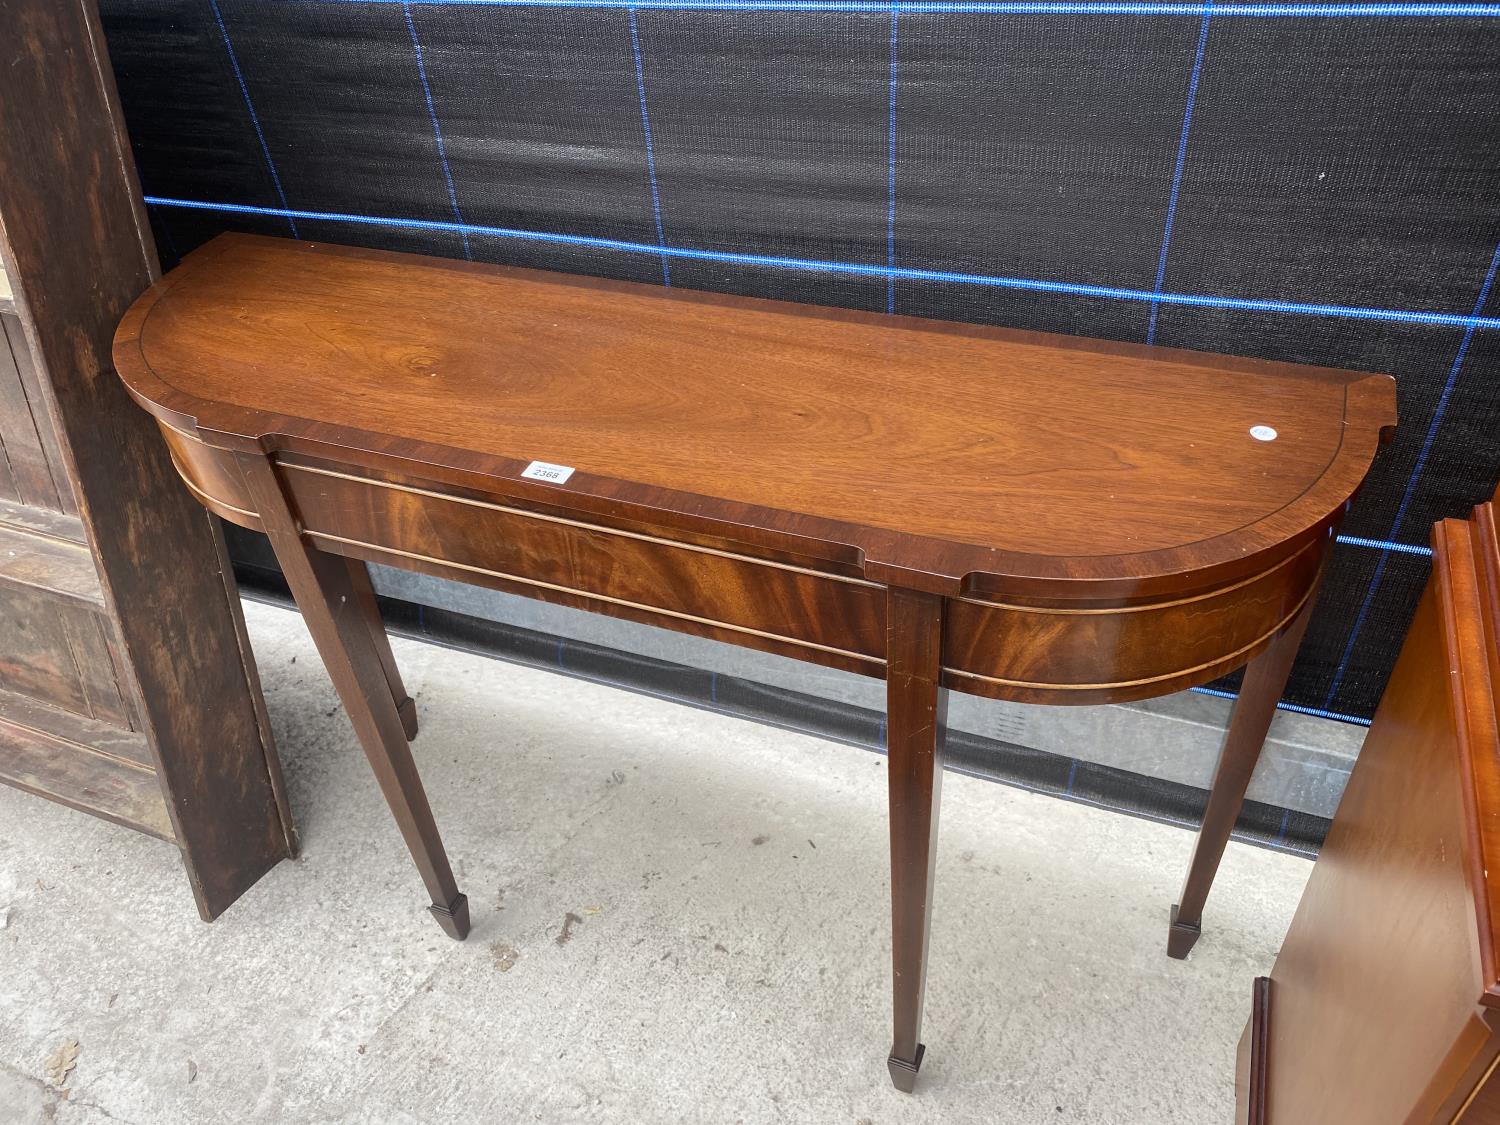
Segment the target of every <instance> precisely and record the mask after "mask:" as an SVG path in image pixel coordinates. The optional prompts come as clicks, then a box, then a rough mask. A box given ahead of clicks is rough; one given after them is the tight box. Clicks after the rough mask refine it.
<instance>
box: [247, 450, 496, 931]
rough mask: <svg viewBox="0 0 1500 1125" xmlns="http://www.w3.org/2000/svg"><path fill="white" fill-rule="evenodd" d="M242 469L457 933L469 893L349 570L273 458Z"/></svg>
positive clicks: (250, 461)
mask: <svg viewBox="0 0 1500 1125" xmlns="http://www.w3.org/2000/svg"><path fill="white" fill-rule="evenodd" d="M240 471H241V473H242V474H243V475H244V478H245V484H246V487H247V489H248V490H249V494H250V495H251V496H252V497H253V499H254V501H255V504H256V508H257V511H259V513H260V517H261V523H262V525H263V526H264V527H265V530H266V534H267V535H268V536H269V537H270V540H271V546H272V548H273V549H274V550H275V552H276V560H277V562H279V563H280V564H281V569H282V573H283V574H285V576H286V580H287V584H288V585H289V586H290V587H291V589H292V597H293V598H295V599H296V602H297V608H298V609H300V610H301V611H302V617H303V619H304V620H305V621H306V622H307V627H308V631H309V632H310V633H311V634H312V638H313V643H314V644H316V645H317V647H318V653H319V655H320V656H322V658H323V663H324V665H325V666H326V667H327V669H328V675H329V678H330V679H332V680H333V686H334V688H335V689H336V690H337V691H338V694H339V699H340V700H342V701H343V704H344V710H346V711H347V712H348V713H349V719H350V721H351V722H353V724H354V730H355V733H356V734H357V735H358V736H359V742H360V745H361V746H362V747H363V748H364V751H365V756H366V757H367V758H368V759H369V760H370V766H371V768H373V769H374V771H375V778H376V780H377V781H378V782H379V784H380V789H381V792H382V793H384V794H385V799H386V803H387V804H389V805H390V808H391V812H392V814H393V815H394V816H395V818H396V825H397V827H398V828H400V830H401V835H402V837H403V838H404V839H405V840H406V846H407V849H408V850H409V851H410V852H411V856H412V859H413V860H414V861H415V862H416V865H417V870H418V871H419V872H421V875H422V881H423V882H424V883H425V884H426V886H427V893H428V894H429V895H430V896H431V898H432V906H431V907H430V908H429V909H430V910H431V912H432V915H433V917H434V918H436V919H437V921H438V924H439V925H441V926H442V927H443V930H444V932H445V933H447V934H448V936H449V937H453V938H458V939H460V940H462V939H463V938H464V937H466V936H467V935H468V932H469V900H468V899H467V898H466V897H465V896H464V895H462V894H461V893H459V890H458V885H457V883H456V882H455V880H454V878H453V871H452V869H451V868H450V866H449V864H448V856H447V854H446V853H445V852H444V851H443V842H442V839H441V837H440V836H439V835H438V830H437V823H436V822H435V821H434V820H433V817H432V809H431V808H430V807H429V806H428V804H427V794H426V793H425V792H423V790H422V782H421V779H420V778H419V777H418V776H417V766H416V763H415V762H414V761H413V760H412V756H411V747H410V746H408V745H407V736H406V730H405V728H404V727H403V725H402V722H401V717H400V715H398V714H397V711H396V700H395V698H394V697H393V694H392V685H391V681H390V679H389V674H388V672H387V665H386V663H385V661H384V660H382V657H381V653H380V646H379V645H378V644H377V643H376V640H375V633H374V630H373V629H372V628H371V621H370V616H369V608H368V607H367V606H365V605H363V604H361V601H360V591H359V588H358V582H357V581H356V579H355V577H354V571H353V569H352V568H351V567H350V566H349V565H348V564H347V562H346V560H344V559H343V558H341V557H339V556H337V555H331V554H328V553H327V552H324V551H319V550H317V549H316V548H313V547H310V546H308V544H307V543H306V541H305V540H304V539H303V538H302V535H301V533H300V528H299V526H298V524H297V520H296V517H295V515H294V514H293V513H292V511H291V507H290V505H289V504H288V502H287V498H286V495H285V493H284V492H283V491H282V487H281V482H280V480H279V479H278V477H277V474H276V471H275V468H274V467H273V466H272V464H271V462H270V460H268V459H267V458H265V457H260V456H255V455H250V454H246V455H243V456H242V457H241V458H240ZM359 571H360V572H361V573H362V572H363V571H364V567H363V565H360V567H359ZM365 584H366V586H368V578H366V580H365ZM381 636H382V637H383V636H384V631H383V630H382V631H381ZM389 667H391V668H394V665H393V664H392V665H390V666H389ZM402 694H403V695H404V694H405V693H404V691H403V692H402Z"/></svg>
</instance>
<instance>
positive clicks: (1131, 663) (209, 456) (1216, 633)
mask: <svg viewBox="0 0 1500 1125" xmlns="http://www.w3.org/2000/svg"><path fill="white" fill-rule="evenodd" d="M162 428H163V432H164V434H165V436H166V438H167V442H168V445H169V446H170V447H171V449H172V454H173V460H174V463H175V464H176V466H177V468H178V471H179V472H180V473H181V475H182V477H183V479H184V481H185V482H186V483H187V485H188V487H189V488H190V489H191V490H192V491H193V493H194V494H195V495H196V496H197V497H198V499H199V500H200V501H201V502H202V503H204V504H205V506H207V507H208V508H209V509H210V510H212V511H214V512H216V513H217V514H218V515H220V516H222V517H223V518H225V519H228V520H231V521H233V522H235V523H239V524H241V525H243V526H246V527H250V528H253V529H256V530H260V529H261V526H260V519H259V517H258V515H256V513H255V510H254V504H253V502H252V501H251V500H250V499H249V494H248V492H247V490H246V488H245V485H244V481H243V479H242V478H241V476H240V473H239V468H238V465H237V464H236V462H235V455H234V454H233V453H231V452H230V451H228V450H221V449H217V448H215V447H213V446H209V445H207V444H205V443H204V442H202V441H200V440H199V439H197V438H195V437H193V436H192V435H189V434H187V433H185V432H183V431H181V430H178V429H175V428H173V427H171V426H169V425H166V424H165V423H163V426H162ZM277 471H278V473H279V475H280V476H281V479H282V480H283V482H284V485H285V489H286V493H287V496H288V499H289V501H290V503H291V506H292V508H293V510H294V512H295V514H296V516H297V519H298V521H299V523H300V526H301V530H302V534H303V535H304V537H305V538H306V539H307V540H308V541H309V542H310V543H311V544H312V545H313V546H316V547H318V548H320V549H322V550H325V551H329V552H332V553H335V554H343V555H349V556H351V557H355V558H361V559H364V560H365V561H368V562H379V563H384V564H387V565H391V566H395V567H400V568H402V569H407V570H415V571H419V572H421V573H426V574H431V575H435V576H438V577H444V578H450V579H456V580H458V581H463V582H469V583H473V584H476V585H480V586H486V587H489V588H492V589H497V590H502V591H506V592H509V593H514V594H519V595H522V596H527V597H533V598H537V599H540V600H542V601H547V602H552V603H555V604H561V605H566V606H571V607H573V608H578V609H583V610H588V611H592V612H599V613H604V614H608V615H610V616H614V617H621V618H625V619H629V620H634V621H639V622H642V623H645V624H650V625H656V626H659V627H662V628H666V629H670V630H672V631H675V632H682V633H689V634H694V635H698V636H704V637H709V638H712V639H715V640H720V641H725V642H728V643H730V644H736V645H741V646H744V647H749V648H753V649H759V650H761V651H766V652H772V653H776V654H778V655H782V656H789V657H792V658H795V659H800V660H806V661H809V662H811V663H814V664H819V665H823V666H826V667H834V668H840V669H843V670H846V671H850V672H856V673H859V674H863V675H869V676H875V677H884V675H885V654H886V653H885V649H886V589H885V587H884V586H883V585H881V584H880V583H876V582H871V581H869V580H866V579H861V578H857V577H851V576H849V575H847V574H840V573H833V572H829V571H827V570H823V569H820V568H819V566H818V564H817V562H816V560H808V561H807V562H806V564H805V565H804V564H803V563H801V562H793V561H787V560H786V558H785V557H778V558H767V557H758V556H757V555H755V554H753V553H742V552H744V551H745V550H746V549H743V548H739V547H737V546H736V545H735V544H730V543H724V544H718V545H709V544H706V543H705V542H703V541H702V540H701V539H699V540H694V541H687V540H683V539H681V538H676V539H674V538H673V537H672V536H671V534H670V533H663V534H653V533H651V532H650V531H634V530H626V529H622V528H616V527H609V526H604V525H601V524H596V523H593V522H591V521H589V520H584V519H576V518H571V517H566V516H561V515H556V514H551V513H546V512H539V511H534V510H530V509H527V508H523V507H518V506H514V505H512V504H510V503H507V502H506V501H504V500H503V499H500V498H496V499H492V500H486V499H477V498H474V497H471V496H464V495H456V494H454V493H452V492H451V491H445V490H444V486H442V485H432V486H423V485H421V484H414V483H404V482H396V481H390V480H384V479H379V478H375V477H370V476H366V475H363V474H361V473H359V472H357V471H346V470H345V469H343V468H341V467H340V466H337V465H328V466H317V465H311V464H307V463H302V462H300V461H299V462H281V463H278V464H277ZM1325 553H1326V552H1325V550H1324V544H1323V541H1322V540H1315V541H1314V542H1312V543H1309V544H1306V545H1304V546H1302V547H1300V548H1298V549H1295V550H1292V551H1291V552H1290V553H1288V554H1286V555H1283V556H1281V557H1279V558H1277V559H1275V560H1274V561H1272V562H1270V563H1268V564H1266V566H1265V567H1264V569H1262V570H1261V571H1260V572H1259V573H1257V574H1254V575H1251V576H1250V577H1248V578H1247V577H1241V578H1238V579H1236V580H1234V581H1232V582H1229V583H1226V584H1225V585H1224V586H1222V587H1220V588H1218V589H1212V590H1209V591H1207V592H1204V593H1199V594H1195V595H1193V596H1190V597H1168V598H1163V599H1161V600H1160V601H1155V602H1147V603H1137V604H1131V605H1127V606H1117V605H1109V604H1101V605H1089V604H1087V603H1080V604H1077V605H1048V606H1038V605H1029V604H1022V603H1019V602H1018V603H1008V602H1004V601H1001V600H998V599H991V598H978V597H959V598H950V599H948V601H947V605H946V611H945V621H944V630H943V633H944V639H943V675H944V682H945V685H946V686H948V687H950V688H952V689H954V690H957V691H961V692H965V693H968V694H973V695H981V696H987V697H990V698H995V699H1004V700H1012V701H1020V702H1029V703H1046V704H1053V705H1056V704H1097V703H1109V702H1121V701H1128V700H1133V699H1145V698H1151V697H1154V696H1159V695H1164V694H1167V693H1169V692H1172V691H1178V690H1181V689H1184V688H1187V687H1192V686H1195V685H1197V684H1202V683H1207V682H1209V681H1210V680H1213V679H1215V678H1217V677H1218V676H1221V675H1223V674H1225V673H1226V672H1229V671H1232V670H1233V669H1235V668H1237V667H1239V666H1241V665H1243V664H1245V663H1246V662H1247V661H1249V660H1250V659H1251V658H1252V657H1253V656H1255V655H1256V654H1257V653H1258V652H1260V651H1261V650H1262V649H1263V648H1265V646H1266V645H1267V644H1269V643H1270V641H1271V639H1272V638H1273V637H1274V636H1275V635H1276V633H1277V632H1278V631H1279V630H1280V629H1281V628H1282V627H1283V626H1284V625H1285V624H1286V623H1287V622H1288V621H1290V620H1291V619H1292V618H1293V617H1294V616H1295V615H1296V613H1297V612H1298V610H1299V609H1300V608H1301V607H1302V606H1303V604H1304V603H1305V602H1306V601H1307V599H1308V598H1310V597H1311V596H1312V595H1313V593H1314V592H1315V590H1316V587H1317V583H1318V578H1319V575H1320V572H1321V567H1322V562H1323V559H1324V556H1325Z"/></svg>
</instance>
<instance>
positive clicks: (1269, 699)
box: [1167, 597, 1314, 960]
mask: <svg viewBox="0 0 1500 1125" xmlns="http://www.w3.org/2000/svg"><path fill="white" fill-rule="evenodd" d="M1313 601H1314V598H1312V597H1309V598H1308V599H1307V602H1306V604H1304V605H1303V607H1302V609H1301V611H1300V612H1299V613H1298V614H1297V616H1296V617H1294V618H1293V619H1292V620H1291V621H1290V622H1289V623H1288V624H1287V626H1286V628H1284V629H1283V630H1282V631H1281V632H1280V633H1278V634H1277V635H1276V637H1275V639H1274V640H1272V641H1271V643H1270V645H1268V646H1267V647H1266V648H1265V650H1264V651H1262V652H1261V654H1260V655H1259V656H1257V657H1256V658H1255V659H1254V660H1252V661H1250V663H1249V664H1247V665H1246V666H1245V679H1244V682H1243V683H1242V684H1241V685H1240V695H1239V698H1238V699H1237V700H1235V703H1234V711H1233V712H1232V714H1231V715H1230V719H1229V730H1228V732H1226V734H1225V736H1224V748H1223V750H1222V751H1220V753H1219V765H1218V768H1217V769H1216V770H1215V771H1214V781H1213V788H1212V789H1211V790H1209V794H1208V807H1207V808H1206V809H1205V810H1204V813H1203V825H1202V827H1201V828H1199V829H1198V841H1197V843H1196V844H1195V845H1194V847H1193V859H1192V862H1191V863H1189V864H1188V873H1187V880H1186V882H1184V884H1183V887H1182V895H1181V897H1180V898H1179V899H1178V900H1177V904H1176V905H1175V906H1173V907H1172V917H1171V922H1170V927H1169V929H1168V931H1167V955H1168V956H1169V957H1175V958H1177V959H1178V960H1182V959H1183V958H1185V957H1186V956H1187V955H1188V953H1189V951H1191V950H1192V948H1193V946H1194V944H1196V942H1197V941H1198V938H1199V937H1200V936H1201V935H1202V933H1203V904H1204V902H1205V901H1207V899H1208V891H1209V888H1210V887H1212V886H1213V882H1214V875H1215V874H1216V873H1217V872H1218V870H1219V861H1220V860H1221V859H1223V858H1224V848H1225V847H1226V846H1227V845H1228V843H1229V834H1230V833H1231V832H1232V831H1234V825H1235V822H1236V821H1237V820H1239V817H1240V808H1241V807H1242V806H1243V805H1244V803H1245V791H1246V790H1247V789H1248V788H1249V786H1250V776H1251V775H1252V774H1253V773H1254V772H1255V765H1256V763H1257V762H1259V761H1260V751H1261V747H1262V746H1263V745H1264V744H1265V741H1266V734H1267V732H1268V731H1269V730H1270V729H1271V720H1272V719H1273V718H1275V717H1276V704H1277V702H1278V701H1279V700H1280V699H1281V693H1282V692H1283V691H1284V690H1285V689H1286V681H1287V676H1288V675H1290V674H1291V671H1292V661H1293V660H1294V659H1296V656H1297V649H1298V647H1299V646H1300V645H1301V644H1302V635H1303V634H1304V633H1305V632H1307V622H1308V620H1309V619H1310V618H1311V617H1312V607H1313Z"/></svg>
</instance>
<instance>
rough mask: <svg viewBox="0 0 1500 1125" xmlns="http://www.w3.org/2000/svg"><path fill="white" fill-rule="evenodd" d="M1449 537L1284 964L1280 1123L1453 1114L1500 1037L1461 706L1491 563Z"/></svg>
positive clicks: (1273, 1050) (1275, 1025)
mask: <svg viewBox="0 0 1500 1125" xmlns="http://www.w3.org/2000/svg"><path fill="white" fill-rule="evenodd" d="M1437 544H1438V548H1439V551H1438V556H1437V560H1436V561H1437V577H1435V578H1434V581H1433V582H1432V583H1431V584H1430V585H1429V588H1428V590H1427V593H1426V594H1425V595H1424V597H1423V599H1422V602H1421V604H1420V606H1419V607H1418V610H1417V615H1416V618H1415V620H1414V621H1413V623H1412V627H1411V631H1410V633H1409V634H1408V636H1407V640H1406V644H1405V646H1404V647H1403V649H1402V652H1401V657H1400V659H1399V661H1398V662H1397V665H1396V669H1395V673H1394V675H1393V676H1392V679H1391V683H1390V686H1389V688H1388V689H1387V692H1386V695H1385V699H1384V701H1383V703H1382V704H1381V707H1380V710H1379V712H1378V713H1377V715H1376V717H1375V722H1374V725H1373V726H1372V728H1371V730H1370V734H1369V736H1368V738H1367V739H1366V741H1365V745H1364V749H1363V750H1362V751H1361V754H1360V758H1359V761H1358V764H1357V766H1356V768H1355V770H1354V773H1353V776H1352V777H1351V779H1350V782H1349V786H1348V788H1347V789H1346V791H1345V793H1344V797H1343V801H1342V803H1341V804H1340V806H1339V810H1338V813H1337V815H1336V817H1335V818H1334V823H1333V827H1332V829H1331V831H1330V832H1329V835H1328V839H1327V842H1326V843H1325V844H1324V846H1323V849H1322V852H1321V854H1320V857H1319V860H1318V863H1317V865H1316V867H1315V868H1314V871H1313V875H1312V878H1311V879H1310V880H1309V882H1308V885H1307V890H1306V892H1305V894H1304V896H1303V898H1302V902H1301V904H1300V906H1299V907H1298V910H1297V914H1296V917H1295V918H1294V920H1293V922H1292V925H1291V928H1290V930H1289V932H1288V935H1287V939H1286V944H1285V945H1284V947H1283V949H1282V951H1281V954H1280V956H1279V957H1278V958H1277V961H1276V966H1275V969H1274V970H1273V973H1272V980H1273V987H1272V994H1271V995H1272V1000H1271V1009H1270V1011H1271V1015H1270V1029H1269V1052H1270V1056H1269V1064H1268V1070H1267V1101H1266V1105H1265V1113H1266V1118H1265V1119H1266V1121H1267V1122H1268V1125H1301V1123H1303V1122H1308V1121H1358V1122H1361V1123H1362V1125H1385V1123H1390V1125H1398V1123H1399V1125H1405V1123H1407V1122H1413V1123H1414V1122H1424V1123H1425V1122H1429V1121H1435V1120H1442V1121H1444V1122H1446V1121H1447V1120H1449V1117H1444V1116H1442V1112H1443V1109H1444V1107H1445V1106H1453V1104H1454V1102H1453V1099H1454V1096H1455V1090H1456V1089H1458V1087H1459V1084H1460V1083H1461V1082H1462V1080H1463V1077H1464V1075H1466V1074H1468V1075H1472V1073H1473V1070H1474V1068H1475V1066H1476V1065H1477V1064H1478V1063H1479V1062H1480V1061H1482V1060H1481V1058H1480V1056H1481V1054H1482V1052H1485V1051H1487V1050H1492V1049H1493V1048H1492V1047H1491V1046H1490V1044H1491V1036H1490V1032H1489V1029H1488V1027H1487V1026H1486V1024H1485V1023H1484V1021H1483V1019H1482V1018H1481V1015H1480V1007H1479V1005H1480V1003H1481V1000H1482V998H1483V996H1484V991H1485V987H1486V984H1485V981H1484V980H1483V979H1482V978H1481V975H1480V972H1479V967H1480V964H1481V950H1480V938H1479V933H1478V930H1477V928H1476V922H1477V917H1476V911H1475V906H1476V903H1475V895H1474V883H1473V881H1472V878H1471V865H1472V864H1475V863H1476V861H1477V858H1478V857H1477V854H1476V845H1475V841H1474V839H1473V837H1472V836H1471V835H1470V834H1469V831H1468V826H1469V825H1471V824H1472V823H1473V821H1472V818H1471V814H1470V812H1469V810H1468V808H1467V807H1466V806H1467V804H1468V802H1469V800H1470V799H1471V798H1470V795H1469V792H1468V786H1469V784H1470V779H1469V776H1468V770H1467V753H1466V751H1465V750H1464V749H1462V747H1461V739H1462V738H1465V737H1467V736H1468V734H1470V733H1472V732H1471V731H1470V730H1469V729H1468V728H1467V725H1466V724H1461V723H1460V721H1459V717H1458V716H1459V711H1458V710H1457V709H1456V707H1457V702H1456V701H1457V700H1458V699H1461V698H1462V695H1461V689H1460V687H1459V685H1460V684H1461V681H1462V680H1463V678H1464V677H1465V675H1469V676H1472V675H1473V674H1474V672H1475V670H1476V668H1482V666H1483V653H1482V650H1480V649H1477V648H1476V647H1475V646H1474V645H1473V644H1472V643H1468V644H1463V643H1460V642H1461V639H1462V638H1461V632H1462V627H1460V626H1459V625H1458V624H1457V621H1458V619H1459V618H1460V617H1462V616H1465V615H1470V616H1471V615H1472V614H1473V612H1474V605H1475V598H1474V590H1475V581H1476V575H1475V571H1474V567H1473V562H1472V559H1471V558H1470V556H1469V554H1468V551H1467V544H1468V538H1467V527H1466V525H1463V524H1456V523H1455V524H1449V525H1446V526H1445V527H1444V528H1443V529H1442V530H1441V532H1440V534H1439V536H1438V539H1437ZM1459 548H1461V549H1459ZM1476 656H1477V657H1478V662H1477V663H1476V659H1475V658H1476ZM1490 753H1493V748H1491V750H1490ZM1466 1094H1467V1091H1466V1090H1464V1091H1462V1092H1461V1096H1466ZM1449 1112H1450V1116H1451V1110H1450V1111H1449Z"/></svg>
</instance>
